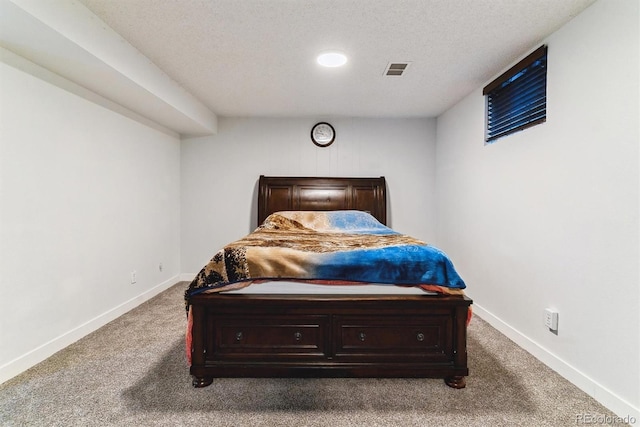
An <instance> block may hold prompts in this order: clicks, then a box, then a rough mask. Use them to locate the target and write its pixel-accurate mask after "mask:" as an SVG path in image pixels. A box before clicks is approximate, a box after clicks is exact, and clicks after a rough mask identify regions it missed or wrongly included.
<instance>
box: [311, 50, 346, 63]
mask: <svg viewBox="0 0 640 427" xmlns="http://www.w3.org/2000/svg"><path fill="white" fill-rule="evenodd" d="M317 61H318V64H320V65H322V66H323V67H341V66H343V65H344V64H346V63H347V56H346V55H345V54H343V53H340V52H324V53H321V54H320V55H319V56H318V59H317Z"/></svg>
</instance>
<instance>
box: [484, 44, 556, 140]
mask: <svg viewBox="0 0 640 427" xmlns="http://www.w3.org/2000/svg"><path fill="white" fill-rule="evenodd" d="M482 94H483V95H486V99H487V129H486V135H485V141H486V142H487V143H491V142H494V141H495V140H496V139H498V138H501V137H503V136H506V135H510V134H512V133H514V132H517V131H519V130H522V129H524V128H528V127H530V126H534V125H537V124H540V123H543V122H545V121H546V120H547V46H542V47H540V48H538V49H537V50H536V51H535V52H533V53H532V54H531V55H529V56H527V57H526V58H524V59H523V60H522V61H520V62H518V63H517V64H516V65H515V66H513V67H511V68H510V69H509V70H507V71H506V72H505V73H503V74H502V75H501V76H500V77H498V78H497V79H495V80H494V81H492V82H491V83H489V84H488V85H487V86H486V87H485V88H484V89H483V91H482Z"/></svg>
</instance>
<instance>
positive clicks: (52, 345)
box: [0, 275, 180, 384]
mask: <svg viewBox="0 0 640 427" xmlns="http://www.w3.org/2000/svg"><path fill="white" fill-rule="evenodd" d="M179 277H180V276H179V275H176V276H174V277H172V278H170V279H169V280H167V281H165V282H162V283H160V284H159V285H156V286H154V287H153V288H151V289H149V290H147V291H145V292H143V293H142V294H140V295H138V296H135V297H133V298H131V299H130V300H128V301H125V302H124V303H122V304H120V305H118V306H117V307H114V308H112V309H111V310H109V311H107V312H105V313H103V314H101V315H99V316H96V317H94V318H93V319H91V320H89V321H88V322H85V323H83V324H82V325H80V326H78V327H76V328H74V329H72V330H70V331H68V332H66V333H64V334H62V335H60V336H59V337H57V338H54V339H52V340H51V341H49V342H47V343H44V344H42V345H41V346H39V347H37V348H35V349H33V350H31V351H29V352H28V353H26V354H23V355H22V356H20V357H17V358H16V359H14V360H12V361H10V362H8V363H6V364H4V365H2V366H0V384H2V383H3V382H5V381H7V380H9V379H11V378H13V377H15V376H16V375H18V374H20V373H22V372H24V371H26V370H27V369H29V368H31V367H32V366H35V365H37V364H38V363H40V362H42V361H43V360H45V359H46V358H48V357H50V356H52V355H53V354H54V353H57V352H58V351H60V350H62V349H63V348H65V347H67V346H69V345H71V344H73V343H74V342H76V341H78V340H79V339H80V338H82V337H84V336H86V335H88V334H90V333H91V332H93V331H95V330H96V329H98V328H100V327H102V326H104V325H106V324H107V323H109V322H111V321H112V320H114V319H116V318H117V317H120V316H122V315H123V314H125V313H126V312H128V311H130V310H132V309H134V308H136V307H137V306H139V305H140V304H142V303H143V302H145V301H147V300H149V299H151V298H153V297H154V296H156V295H158V294H159V293H160V292H162V291H164V290H167V289H169V288H170V287H171V286H173V285H175V284H176V283H177V282H178V281H179Z"/></svg>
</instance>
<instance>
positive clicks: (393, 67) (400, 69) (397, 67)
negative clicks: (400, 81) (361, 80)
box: [384, 62, 411, 76]
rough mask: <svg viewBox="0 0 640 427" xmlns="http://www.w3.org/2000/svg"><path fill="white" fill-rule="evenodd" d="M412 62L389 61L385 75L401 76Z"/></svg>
mask: <svg viewBox="0 0 640 427" xmlns="http://www.w3.org/2000/svg"><path fill="white" fill-rule="evenodd" d="M409 65H411V62H389V64H388V65H387V68H386V69H385V70H384V75H385V76H401V75H403V74H404V73H405V71H407V68H409Z"/></svg>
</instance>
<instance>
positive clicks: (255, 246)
mask: <svg viewBox="0 0 640 427" xmlns="http://www.w3.org/2000/svg"><path fill="white" fill-rule="evenodd" d="M256 280H302V281H317V282H322V281H327V282H346V283H352V282H360V283H384V284H395V285H411V286H423V287H424V286H431V287H432V288H433V287H436V288H444V289H451V290H454V291H455V290H457V291H458V292H462V291H461V290H462V289H464V288H465V287H466V286H465V283H464V281H463V280H462V278H460V276H459V275H458V273H457V272H456V270H455V268H454V267H453V264H452V263H451V261H450V260H449V258H448V257H447V255H446V254H445V253H443V252H442V251H440V250H439V249H437V248H435V247H433V246H431V245H428V244H426V243H425V242H423V241H420V240H418V239H414V238H413V237H409V236H406V235H403V234H400V233H398V232H396V231H394V230H392V229H390V228H388V227H386V226H384V225H382V224H381V223H380V222H378V221H377V220H376V219H375V218H374V217H373V216H371V215H370V214H368V213H365V212H361V211H329V212H310V211H287V212H277V213H274V214H272V215H270V216H269V217H268V218H267V219H266V220H265V221H264V223H263V224H262V225H260V226H259V227H258V228H257V229H256V230H255V231H254V232H252V233H250V234H249V235H247V236H245V237H244V238H242V239H240V240H237V241H235V242H233V243H230V244H228V245H227V246H225V247H224V248H222V249H221V250H220V251H218V252H217V253H216V254H215V255H214V257H213V258H212V259H211V261H210V262H209V263H208V264H207V265H206V266H205V267H204V268H203V269H202V270H201V271H200V272H199V273H198V275H197V276H196V278H195V279H194V280H193V282H191V284H190V286H189V288H188V290H187V292H186V295H185V296H186V298H187V302H188V299H189V297H191V296H193V295H196V294H199V293H202V292H220V291H224V290H229V289H237V288H240V287H244V286H248V285H250V284H251V283H252V281H256ZM452 293H454V292H452Z"/></svg>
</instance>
